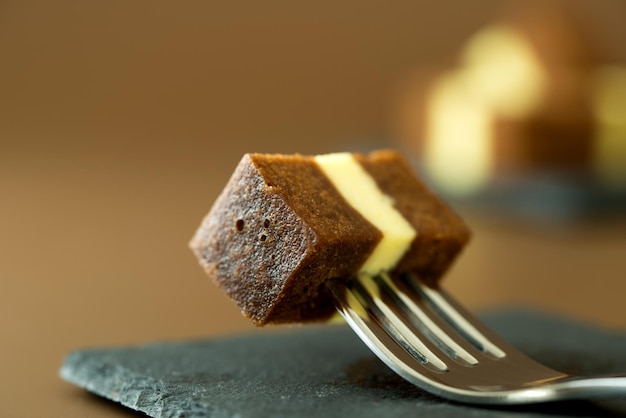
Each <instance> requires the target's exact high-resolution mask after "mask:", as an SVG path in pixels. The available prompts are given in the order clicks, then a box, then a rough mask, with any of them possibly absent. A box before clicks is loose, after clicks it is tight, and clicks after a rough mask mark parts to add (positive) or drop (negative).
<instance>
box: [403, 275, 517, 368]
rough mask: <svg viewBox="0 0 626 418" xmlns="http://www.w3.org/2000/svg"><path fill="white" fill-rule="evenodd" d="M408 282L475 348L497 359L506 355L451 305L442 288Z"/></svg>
mask: <svg viewBox="0 0 626 418" xmlns="http://www.w3.org/2000/svg"><path fill="white" fill-rule="evenodd" d="M409 283H410V285H411V287H412V288H413V289H415V290H416V291H417V292H418V293H419V294H420V295H422V296H423V297H425V298H426V299H427V301H428V302H429V303H430V304H431V306H432V307H433V309H435V310H436V311H438V312H439V314H440V315H441V317H442V318H443V319H444V320H445V321H446V322H448V323H449V324H450V326H452V327H453V328H454V329H456V330H457V331H458V332H459V334H461V335H463V336H464V337H465V338H466V339H467V340H468V341H469V342H470V343H472V344H473V345H474V346H475V347H476V348H478V349H479V350H481V351H482V352H484V353H486V354H488V355H491V356H493V357H495V358H498V359H502V358H504V357H506V352H505V351H504V350H502V349H501V348H500V347H498V345H496V344H495V343H493V342H492V340H491V339H490V338H488V337H486V336H485V334H484V333H483V332H481V331H479V330H478V329H477V328H476V327H475V326H474V325H473V324H472V323H471V322H470V321H468V320H467V319H466V318H470V317H471V316H470V315H468V314H466V313H460V312H459V309H460V307H455V306H453V304H452V303H451V301H450V299H449V298H447V297H446V296H445V295H444V293H443V291H442V290H433V289H431V288H430V287H428V286H427V285H425V284H423V283H421V282H420V281H419V280H410V281H409Z"/></svg>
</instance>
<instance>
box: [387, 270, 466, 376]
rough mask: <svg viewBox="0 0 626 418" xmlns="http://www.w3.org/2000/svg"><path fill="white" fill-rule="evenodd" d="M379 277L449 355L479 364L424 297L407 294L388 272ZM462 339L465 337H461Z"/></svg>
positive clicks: (418, 325) (417, 325)
mask: <svg viewBox="0 0 626 418" xmlns="http://www.w3.org/2000/svg"><path fill="white" fill-rule="evenodd" d="M377 279H378V280H377V282H378V283H379V285H380V286H381V289H382V290H383V291H385V293H386V294H387V296H388V297H389V298H390V299H392V300H394V302H395V303H396V305H397V306H398V309H401V310H402V311H403V313H404V315H405V316H406V317H407V319H408V320H410V321H411V323H413V325H414V327H415V328H417V330H419V332H420V333H422V334H423V335H424V336H426V338H428V339H429V340H430V341H431V342H432V343H433V344H434V345H435V346H437V347H438V348H439V349H440V350H441V351H443V352H444V353H445V354H446V355H448V357H450V358H451V359H452V360H454V361H456V362H458V363H460V364H461V365H463V366H475V365H476V364H478V360H477V359H476V357H474V356H473V355H472V354H471V353H470V352H469V351H468V349H466V348H464V347H463V346H462V345H461V344H459V343H458V342H457V341H455V339H454V338H452V337H451V335H455V334H457V331H456V330H455V329H453V328H451V327H450V326H449V325H448V324H447V323H446V322H444V321H442V320H441V319H440V318H439V317H438V315H437V314H436V313H435V314H434V315H433V314H431V313H430V312H429V309H428V307H427V306H425V302H424V299H423V298H421V297H414V296H413V297H412V296H411V295H410V294H407V293H406V292H405V290H404V289H403V288H404V286H403V288H400V287H398V286H397V285H396V284H395V283H394V281H393V279H392V278H391V277H390V276H389V275H388V274H384V273H383V274H381V275H380V276H379V277H378V278H377ZM461 341H464V339H463V338H461Z"/></svg>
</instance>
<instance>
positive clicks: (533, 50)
mask: <svg viewBox="0 0 626 418" xmlns="http://www.w3.org/2000/svg"><path fill="white" fill-rule="evenodd" d="M585 29H586V28H585V27H583V26H582V25H581V24H580V22H579V21H578V20H577V19H576V16H574V15H573V13H572V10H571V7H569V8H568V6H566V3H556V2H523V3H520V4H519V7H515V8H512V9H508V10H507V11H506V12H505V13H503V14H502V15H501V16H500V17H499V19H496V20H494V22H493V23H492V24H490V25H488V26H486V27H484V28H482V29H481V30H479V31H478V32H477V33H475V34H474V35H473V36H472V37H470V38H469V39H468V40H467V41H466V42H465V44H464V45H463V46H462V48H461V50H460V51H459V54H458V56H457V57H455V59H454V60H453V64H451V65H448V66H445V68H435V69H423V70H422V71H419V72H418V74H419V76H417V77H416V78H415V79H414V80H412V83H411V85H410V87H409V88H406V89H405V92H406V95H405V96H404V97H403V98H402V100H401V107H400V112H399V113H398V114H399V116H400V117H399V119H398V124H397V127H398V128H399V133H398V135H397V136H398V137H399V138H400V139H401V141H402V145H403V146H404V147H405V148H407V149H408V150H409V151H413V152H414V154H415V155H416V156H417V157H418V164H419V166H420V167H421V169H422V171H423V172H424V174H425V175H426V176H427V178H429V179H430V181H431V183H432V184H433V186H434V187H436V188H437V189H439V190H440V191H441V192H443V193H445V194H447V195H448V196H451V197H457V198H471V197H476V196H481V197H483V198H488V197H491V198H493V197H494V196H495V197H496V198H498V199H500V200H502V199H506V200H507V201H509V202H510V203H513V204H515V205H518V203H520V202H514V200H516V199H523V203H524V204H525V205H527V206H528V205H533V202H535V203H537V206H540V207H541V206H546V203H547V204H549V205H552V209H554V208H555V207H556V208H558V210H559V211H561V210H564V211H576V210H578V209H580V207H581V206H585V207H591V206H594V205H596V204H600V205H601V206H606V204H607V202H608V201H611V202H613V201H615V202H617V201H622V200H624V199H623V198H622V197H623V195H624V194H626V67H624V66H620V65H617V64H612V63H611V60H610V59H608V58H606V57H607V56H608V54H607V53H606V52H605V51H602V48H600V47H599V46H596V43H597V42H596V43H594V42H593V38H592V37H591V36H587V34H586V31H585ZM442 67H443V66H442ZM607 196H610V199H608V201H607V199H606V197H607ZM616 196H619V198H617V199H615V197H616ZM512 197H513V198H514V199H513V200H511V198H512ZM600 200H602V202H601V203H599V201H600ZM611 204H613V203H611Z"/></svg>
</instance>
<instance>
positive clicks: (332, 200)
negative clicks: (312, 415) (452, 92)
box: [190, 151, 469, 325]
mask: <svg viewBox="0 0 626 418" xmlns="http://www.w3.org/2000/svg"><path fill="white" fill-rule="evenodd" d="M357 159H358V161H359V162H360V163H361V164H362V165H363V167H364V168H365V169H366V170H367V171H368V172H369V173H370V174H371V175H373V176H374V178H375V180H376V181H377V183H378V185H379V187H380V188H381V189H382V191H383V192H384V193H386V194H388V195H390V196H392V197H393V198H394V200H395V203H396V207H397V209H398V210H399V211H400V212H401V213H402V214H403V215H404V216H405V217H407V219H408V220H409V222H410V223H411V224H413V225H414V227H415V229H416V230H417V231H418V238H417V239H416V241H415V242H414V243H413V245H412V246H411V249H410V250H409V251H408V252H407V254H406V255H405V257H404V258H403V259H402V260H401V262H400V263H399V265H398V266H397V269H396V270H395V273H400V272H408V271H412V272H415V273H417V274H421V275H422V276H423V277H425V278H426V279H428V280H430V281H433V282H434V281H436V279H438V278H439V276H440V275H441V274H442V273H443V272H444V271H445V269H446V268H447V266H448V265H449V264H450V263H451V261H452V259H453V258H454V256H455V255H456V254H457V253H458V252H459V251H460V249H461V248H462V246H463V244H464V243H465V242H466V241H467V239H468V237H469V232H468V230H467V228H466V227H465V226H464V224H463V223H462V221H461V220H460V219H459V218H458V217H456V216H455V215H454V214H453V213H452V212H450V210H449V209H447V208H446V207H445V205H443V204H442V203H441V202H440V201H439V200H438V199H437V198H436V197H435V196H433V195H432V194H431V193H430V192H428V190H427V189H426V188H425V187H424V185H423V184H422V183H421V182H420V181H419V180H418V179H417V178H415V176H414V175H413V173H412V171H411V170H410V168H409V167H408V165H407V163H406V162H405V161H404V159H403V158H402V157H401V156H400V155H399V154H398V153H396V152H391V151H388V152H377V153H373V154H370V155H369V156H365V155H359V156H357ZM381 238H382V234H381V232H380V231H379V230H378V229H377V228H375V227H374V226H373V225H372V224H370V223H369V222H368V221H367V220H365V219H364V218H363V217H362V216H361V215H360V214H359V213H358V212H357V211H356V210H355V209H354V208H352V207H351V206H350V205H349V204H348V203H347V202H346V201H345V199H344V198H343V197H342V196H341V195H340V194H339V192H338V191H337V190H336V189H335V188H334V186H333V185H332V183H331V182H330V180H329V179H328V178H327V177H326V176H325V175H324V174H323V173H322V171H321V170H320V168H319V167H318V166H317V164H316V163H315V161H314V159H313V157H307V156H300V155H267V154H247V155H245V156H244V157H243V159H242V160H241V162H240V163H239V165H238V167H237V169H236V170H235V172H234V174H233V176H232V177H231V179H230V181H229V183H228V184H227V186H226V188H225V189H224V191H223V192H222V194H221V195H220V196H219V197H218V199H217V200H216V202H215V204H214V205H213V207H212V209H211V211H210V212H209V214H208V215H207V216H206V217H205V219H204V220H203V222H202V225H201V226H200V228H199V229H198V231H197V232H196V234H195V236H194V238H193V239H192V241H191V243H190V246H191V248H192V250H193V251H194V253H195V254H196V256H197V257H198V259H199V260H200V263H201V264H202V266H203V267H204V269H205V270H206V272H207V273H208V275H209V276H210V277H211V278H212V279H213V280H214V281H215V282H216V283H217V284H218V285H219V286H220V287H221V288H222V289H223V290H224V291H225V292H226V293H227V294H228V295H229V296H230V297H231V298H232V299H233V300H234V301H235V302H236V303H237V304H238V305H239V307H240V308H241V309H242V312H243V313H244V315H246V316H247V317H249V318H250V319H251V320H252V321H253V322H255V323H256V324H257V325H265V324H267V323H285V322H306V321H313V320H323V319H326V318H328V317H329V316H330V315H332V313H333V312H334V305H333V302H332V298H331V296H330V295H329V293H328V292H327V290H326V289H325V286H324V282H326V281H328V280H343V281H347V280H349V279H350V278H351V277H353V276H354V274H355V273H356V272H357V271H358V270H359V267H360V266H361V265H362V264H363V263H364V262H365V260H366V259H367V257H368V256H369V255H370V254H371V253H372V251H373V250H374V248H375V247H376V245H377V244H378V242H379V241H380V239H381Z"/></svg>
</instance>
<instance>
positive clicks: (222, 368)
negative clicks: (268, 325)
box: [60, 311, 626, 418]
mask: <svg viewBox="0 0 626 418" xmlns="http://www.w3.org/2000/svg"><path fill="white" fill-rule="evenodd" d="M484 319H485V321H486V322H487V323H488V324H489V325H490V326H491V327H492V328H494V329H495V330H496V331H498V332H499V333H500V334H501V335H502V336H503V337H505V338H506V339H508V340H509V341H510V342H512V343H513V344H515V345H516V346H518V347H519V348H521V349H522V350H524V351H525V352H527V353H528V354H530V355H531V356H533V357H534V358H536V359H538V360H540V361H542V362H544V363H546V364H548V365H550V366H552V367H555V368H557V369H560V370H562V371H565V372H572V373H577V374H583V375H585V374H595V373H600V374H604V373H619V372H626V333H617V332H609V331H606V330H601V329H597V328H593V327H590V326H585V325H581V324H577V323H574V322H570V321H568V320H564V319H561V318H555V317H552V316H547V315H541V314H537V313H531V312H524V311H517V312H500V313H497V314H492V315H488V316H485V318H484ZM60 374H61V376H62V377H63V378H64V379H66V380H67V381H69V382H72V383H74V384H76V385H78V386H81V387H83V388H85V389H87V390H88V391H90V392H93V393H95V394H97V395H100V396H103V397H105V398H108V399H111V400H114V401H116V402H119V403H121V404H122V405H124V406H126V407H128V408H131V409H134V410H137V411H142V412H144V413H145V414H147V415H149V416H152V417H187V418H191V417H233V418H234V417H239V418H245V417H276V418H278V417H360V418H365V417H402V418H407V417H572V416H591V417H594V416H598V417H604V416H619V415H626V399H617V400H610V401H603V402H598V403H591V402H584V401H572V402H559V403H550V404H541V405H532V406H517V407H477V406H471V405H463V404H458V403H452V402H448V401H445V400H442V399H439V398H436V397H434V396H431V395H429V394H427V393H425V392H423V391H422V390H420V389H418V388H416V387H415V386H413V385H411V384H409V383H407V382H405V381H404V380H402V379H401V378H399V377H397V376H396V375H395V374H394V373H392V372H391V371H390V370H389V369H387V368H386V366H384V365H383V364H382V363H381V362H380V361H379V360H378V359H376V358H375V357H374V356H373V354H372V353H371V352H370V351H369V350H368V349H367V348H366V347H365V346H364V345H363V343H362V342H361V341H360V340H359V339H358V338H357V337H356V336H355V335H354V334H353V332H352V331H351V330H350V329H349V328H347V327H346V326H340V325H328V326H314V327H302V328H297V329H292V328H286V329H285V331H284V332H278V333H277V332H276V331H271V332H268V333H267V334H265V333H262V334H254V335H248V336H241V337H231V338H226V339H215V340H204V341H182V342H165V343H156V344H150V345H144V346H138V347H121V348H99V349H85V350H79V351H76V352H73V353H71V354H69V355H68V357H67V358H66V360H65V363H64V364H63V366H62V368H61V371H60Z"/></svg>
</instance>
